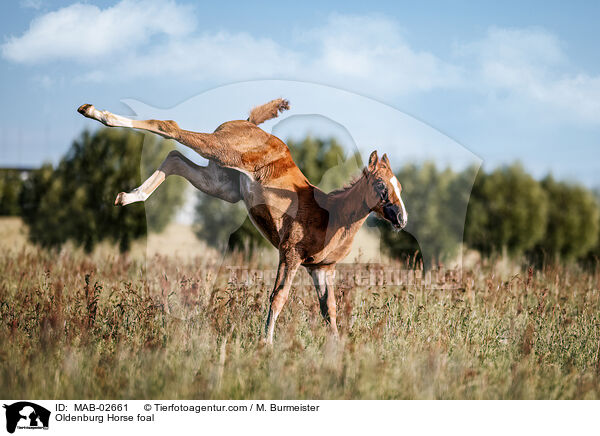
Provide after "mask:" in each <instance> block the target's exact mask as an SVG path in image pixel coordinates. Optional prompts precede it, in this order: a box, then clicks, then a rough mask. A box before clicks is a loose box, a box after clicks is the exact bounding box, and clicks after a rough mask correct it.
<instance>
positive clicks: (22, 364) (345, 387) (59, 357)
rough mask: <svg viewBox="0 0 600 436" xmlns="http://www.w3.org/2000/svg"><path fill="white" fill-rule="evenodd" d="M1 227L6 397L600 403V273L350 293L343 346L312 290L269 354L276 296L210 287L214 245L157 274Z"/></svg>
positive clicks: (298, 298) (492, 272)
mask: <svg viewBox="0 0 600 436" xmlns="http://www.w3.org/2000/svg"><path fill="white" fill-rule="evenodd" d="M0 229H1V230H0V232H1V236H2V252H1V254H0V277H2V279H1V282H0V396H2V397H4V398H34V399H35V398H38V399H51V398H65V399H68V398H70V399H75V398H97V399H109V398H138V399H146V398H148V399H151V398H179V399H191V398H201V399H206V398H214V399H219V398H220V399H240V398H243V399H248V398H256V399H281V398H285V399H296V398H299V399H302V398H314V399H318V398H319V399H320V398H323V399H358V398H361V399H371V398H378V399H392V398H394V399H396V398H398V399H421V398H446V399H452V398H457V399H482V398H485V399H488V398H489V399H494V398H499V399H508V398H513V399H515V398H547V399H550V398H599V397H600V316H599V314H600V311H599V309H600V293H599V288H600V274H599V273H598V272H583V271H581V270H578V269H576V268H566V267H557V268H548V269H547V270H545V271H532V273H531V274H529V272H528V271H527V269H524V270H522V271H520V272H518V274H513V273H505V272H504V271H508V269H507V268H500V267H498V266H497V267H492V266H481V265H479V264H475V266H473V267H471V268H470V269H469V271H467V272H466V273H465V274H464V275H463V277H462V279H461V281H460V283H458V287H459V288H460V289H459V290H430V289H426V288H425V287H423V286H419V285H408V286H385V285H384V286H378V287H368V286H358V287H347V286H344V284H340V286H339V292H338V308H339V309H338V312H339V327H340V332H341V337H342V338H341V341H340V342H339V343H336V342H333V341H331V340H328V338H327V333H326V329H325V327H324V326H323V324H322V321H321V317H320V314H319V310H318V305H317V303H316V298H315V296H314V291H313V290H312V289H309V288H300V289H295V290H293V291H292V295H291V298H290V301H289V302H288V304H287V305H286V307H285V309H284V311H283V313H282V315H281V317H280V319H279V321H278V324H277V328H276V337H275V345H274V346H273V348H269V347H265V346H263V345H261V342H260V338H261V333H262V328H263V323H264V317H265V311H266V309H267V304H268V295H269V292H270V288H269V287H268V286H265V285H251V286H245V285H244V284H243V283H236V282H229V281H228V276H227V274H221V275H219V276H218V278H217V280H216V285H215V287H214V288H213V287H210V286H207V283H208V282H210V281H212V278H213V277H214V276H215V274H217V271H216V269H215V266H214V262H215V253H214V252H210V251H207V250H208V249H207V248H206V247H203V249H202V250H203V251H201V252H200V253H194V252H192V251H187V252H186V253H185V254H186V257H185V258H186V260H184V261H181V260H179V261H178V260H177V258H175V257H173V256H154V257H151V258H150V259H149V260H148V263H147V264H146V263H144V262H143V261H142V260H141V259H143V257H142V256H137V255H136V256H134V255H132V256H129V257H124V256H121V255H118V253H116V252H115V251H114V250H110V249H109V248H108V247H105V249H104V251H102V250H100V251H97V252H95V253H93V254H92V255H85V254H83V253H82V252H81V251H80V250H77V249H73V248H65V249H64V250H62V251H61V252H60V253H47V252H44V251H42V250H39V249H36V248H34V247H32V246H30V245H29V244H28V243H27V242H26V240H25V237H24V235H23V233H22V226H21V225H20V223H19V222H18V221H14V220H12V221H11V220H9V221H6V220H3V221H2V222H1V223H0ZM167 239H168V240H172V238H167ZM184 242H185V240H181V244H176V245H178V246H179V247H180V248H185V243H184ZM194 246H196V245H195V244H190V245H189V247H188V248H186V249H189V250H193V247H194ZM198 246H200V245H198ZM138 250H140V252H142V253H143V252H144V251H145V250H144V249H143V248H140V247H138ZM194 256H196V257H194ZM227 263H229V264H235V265H240V264H243V260H242V259H241V258H239V257H231V258H229V259H228V260H227ZM249 266H251V267H253V268H273V265H272V264H271V263H270V261H269V262H267V261H266V260H260V258H256V259H254V260H252V261H251V262H250V264H249ZM517 269H518V267H517Z"/></svg>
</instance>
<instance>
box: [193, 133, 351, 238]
mask: <svg viewBox="0 0 600 436" xmlns="http://www.w3.org/2000/svg"><path fill="white" fill-rule="evenodd" d="M287 144H288V147H289V148H290V152H291V154H292V158H293V159H294V162H296V165H298V167H299V168H300V170H301V171H302V172H303V173H304V175H305V176H306V177H307V178H308V180H309V181H310V182H311V183H313V184H314V185H316V186H319V188H321V189H323V190H324V191H326V192H328V191H330V190H333V189H336V188H340V187H342V186H344V184H346V183H348V182H349V181H350V178H351V177H352V175H354V174H356V173H357V172H358V170H359V169H360V168H362V161H361V158H360V154H359V153H356V154H354V155H352V156H350V157H348V156H347V155H346V152H345V151H344V148H343V147H342V145H340V144H339V143H338V142H337V141H336V140H335V138H329V139H326V140H323V139H318V138H312V137H310V136H309V137H307V138H305V139H304V140H302V141H294V140H288V142H287ZM195 227H196V234H197V236H198V237H199V238H201V239H204V240H206V241H207V242H208V243H210V244H211V245H213V246H220V245H222V244H224V243H227V244H228V246H229V247H230V248H239V249H248V248H250V249H251V248H253V247H257V246H268V245H269V242H268V241H267V240H266V239H265V238H264V237H263V236H262V235H261V234H260V233H259V232H258V230H256V228H255V227H254V225H253V224H252V222H251V221H250V219H249V218H247V212H246V208H245V207H244V205H243V203H242V202H239V203H236V204H231V203H227V202H225V201H222V200H219V199H217V198H214V197H210V196H208V195H206V194H204V193H202V192H199V193H198V203H197V205H196V225H195ZM229 235H231V236H230V237H229V239H228V236H229Z"/></svg>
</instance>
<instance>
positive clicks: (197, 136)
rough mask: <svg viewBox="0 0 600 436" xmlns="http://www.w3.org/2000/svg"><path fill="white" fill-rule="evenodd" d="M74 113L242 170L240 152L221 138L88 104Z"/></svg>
mask: <svg viewBox="0 0 600 436" xmlns="http://www.w3.org/2000/svg"><path fill="white" fill-rule="evenodd" d="M77 111H78V112H79V113H80V114H82V115H83V116H85V117H87V118H91V119H94V120H96V121H100V122H101V123H102V124H104V125H105V126H108V127H130V128H133V129H140V130H146V131H148V132H153V133H156V134H158V135H160V136H162V137H164V138H167V139H174V140H176V141H177V142H179V143H181V144H183V145H185V146H188V147H190V148H192V149H193V150H194V151H196V152H197V153H198V154H199V155H201V156H202V157H204V158H206V159H209V160H212V161H214V162H216V163H217V164H219V165H220V166H223V167H229V168H238V169H240V170H246V168H244V165H243V159H242V157H241V153H240V152H239V151H238V150H236V149H235V147H231V144H230V143H228V142H227V141H223V140H222V138H219V137H217V136H216V135H215V134H213V133H200V132H191V131H189V130H183V129H181V128H180V127H179V126H178V125H177V123H176V122H175V121H172V120H167V121H161V120H132V119H130V118H127V117H123V116H121V115H115V114H113V113H111V112H108V111H100V110H98V109H96V108H95V107H94V106H93V105H91V104H84V105H82V106H80V107H79V108H78V109H77ZM248 169H251V168H248Z"/></svg>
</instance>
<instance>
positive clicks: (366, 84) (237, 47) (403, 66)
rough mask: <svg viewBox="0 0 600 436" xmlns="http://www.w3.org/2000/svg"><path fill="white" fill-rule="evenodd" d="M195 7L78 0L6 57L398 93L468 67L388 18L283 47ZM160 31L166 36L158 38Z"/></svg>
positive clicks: (444, 82)
mask: <svg viewBox="0 0 600 436" xmlns="http://www.w3.org/2000/svg"><path fill="white" fill-rule="evenodd" d="M188 12H189V11H188V10H187V8H185V7H182V6H178V5H176V4H175V3H163V2H158V1H142V0H139V1H133V0H123V1H121V2H120V3H118V4H116V5H115V6H113V7H111V8H107V9H104V10H101V9H99V8H98V7H96V6H92V5H84V4H75V5H72V6H69V7H66V8H63V9H60V10H58V11H55V12H50V13H48V14H46V15H43V16H42V17H40V18H38V19H36V20H34V21H33V22H32V23H31V25H30V28H29V30H28V31H26V32H25V33H24V34H23V35H22V36H20V37H11V38H10V39H9V40H8V41H7V42H6V43H5V44H3V46H2V53H3V55H4V57H5V58H6V59H9V60H11V61H13V62H20V63H29V64H40V63H44V62H48V61H56V60H70V61H74V62H76V63H79V64H83V66H84V67H86V68H85V71H84V72H83V73H81V72H79V77H78V79H79V80H89V81H94V82H102V81H104V80H106V79H107V78H108V77H110V78H111V80H127V79H132V78H136V79H137V78H142V77H168V78H169V79H171V80H174V79H182V78H183V79H187V80H206V81H212V82H218V83H224V82H228V81H233V80H249V79H265V78H279V79H296V80H304V81H315V82H320V83H327V84H331V85H334V86H339V87H347V88H350V89H354V90H357V91H360V92H365V93H376V94H380V93H382V92H385V93H387V94H392V95H394V94H395V95H397V94H400V93H405V92H413V91H419V90H429V89H432V88H436V87H440V86H448V85H450V84H452V83H455V82H456V81H457V80H458V77H459V74H458V72H459V69H458V68H456V67H454V66H452V65H449V64H446V63H444V62H443V61H441V60H440V59H438V58H437V57H436V56H434V55H432V54H430V53H425V52H416V51H414V50H412V49H411V47H410V46H409V45H408V44H407V43H406V41H405V40H404V38H403V37H402V32H401V29H400V28H399V26H398V25H397V24H396V23H395V22H394V21H392V20H389V19H386V18H384V17H381V16H367V17H358V16H341V15H333V16H331V17H330V18H329V20H328V21H327V22H326V23H325V24H324V25H323V26H322V27H316V28H313V29H309V30H307V31H306V32H304V33H303V34H302V35H300V37H298V38H294V39H293V42H292V44H290V45H288V46H283V45H282V44H280V43H279V42H277V41H274V40H272V39H269V38H258V37H255V36H253V35H250V34H247V33H244V32H235V33H233V32H225V31H220V32H214V33H198V32H196V33H193V32H191V30H192V29H193V23H192V22H191V21H190V18H189V17H190V15H189V13H188ZM157 34H158V35H163V36H164V38H162V40H156V38H153V39H152V44H149V43H148V42H149V41H150V38H151V37H153V36H154V35H157ZM297 46H301V47H302V49H299V48H297ZM374 78H376V79H375V80H374Z"/></svg>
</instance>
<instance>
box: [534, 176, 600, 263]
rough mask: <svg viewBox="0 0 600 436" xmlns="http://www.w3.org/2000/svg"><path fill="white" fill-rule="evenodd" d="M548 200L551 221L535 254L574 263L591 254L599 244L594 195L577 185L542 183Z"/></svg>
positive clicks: (545, 180)
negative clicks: (575, 260) (573, 261)
mask: <svg viewBox="0 0 600 436" xmlns="http://www.w3.org/2000/svg"><path fill="white" fill-rule="evenodd" d="M542 188H543V189H544V191H545V192H546V195H547V197H548V205H549V207H548V221H547V225H546V229H545V235H544V237H543V238H542V239H541V240H540V241H539V243H538V245H537V246H536V251H537V252H541V253H543V254H544V255H545V256H546V257H550V258H551V259H553V260H558V259H562V260H567V261H568V260H573V259H577V258H581V257H583V256H585V255H586V254H588V252H589V251H590V250H592V249H593V248H594V246H595V245H596V244H597V241H598V230H599V228H598V227H599V219H600V212H599V210H598V202H597V200H596V198H595V197H594V194H593V193H592V192H591V191H589V190H587V189H585V188H583V187H581V186H578V185H572V184H568V183H564V182H557V181H556V180H554V178H553V177H552V176H548V177H546V178H545V179H544V180H542Z"/></svg>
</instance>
